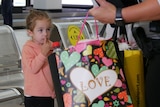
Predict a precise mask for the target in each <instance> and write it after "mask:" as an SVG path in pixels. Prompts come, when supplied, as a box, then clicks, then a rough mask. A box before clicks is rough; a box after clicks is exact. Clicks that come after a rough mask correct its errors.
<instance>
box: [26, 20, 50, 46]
mask: <svg viewBox="0 0 160 107" xmlns="http://www.w3.org/2000/svg"><path fill="white" fill-rule="evenodd" d="M50 30H51V26H50V22H49V21H48V20H46V19H42V20H37V21H36V25H35V27H34V29H33V31H31V30H28V34H29V35H30V36H31V37H32V40H33V42H35V43H36V44H38V45H43V43H44V40H45V39H46V38H47V39H49V38H50Z"/></svg>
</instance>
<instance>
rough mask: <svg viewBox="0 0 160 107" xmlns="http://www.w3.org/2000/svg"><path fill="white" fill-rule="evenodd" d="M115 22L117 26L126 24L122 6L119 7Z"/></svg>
mask: <svg viewBox="0 0 160 107" xmlns="http://www.w3.org/2000/svg"><path fill="white" fill-rule="evenodd" d="M115 23H116V25H117V26H124V25H125V23H124V20H123V18H122V8H117V10H116V19H115Z"/></svg>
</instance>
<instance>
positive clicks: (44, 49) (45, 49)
mask: <svg viewBox="0 0 160 107" xmlns="http://www.w3.org/2000/svg"><path fill="white" fill-rule="evenodd" d="M51 49H52V43H51V41H49V39H48V38H45V40H44V43H43V45H42V47H41V52H42V54H43V55H44V56H48V55H49V52H50V50H51Z"/></svg>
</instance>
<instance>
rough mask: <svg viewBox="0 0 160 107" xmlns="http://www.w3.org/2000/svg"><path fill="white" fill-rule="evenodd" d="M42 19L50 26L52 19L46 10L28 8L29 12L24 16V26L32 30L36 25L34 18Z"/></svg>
mask: <svg viewBox="0 0 160 107" xmlns="http://www.w3.org/2000/svg"><path fill="white" fill-rule="evenodd" d="M42 19H47V20H48V21H49V23H51V26H52V21H51V19H50V17H49V16H48V14H47V13H46V12H44V11H40V10H30V13H29V15H28V16H27V18H26V28H27V29H29V30H31V31H33V29H34V27H35V25H36V20H42Z"/></svg>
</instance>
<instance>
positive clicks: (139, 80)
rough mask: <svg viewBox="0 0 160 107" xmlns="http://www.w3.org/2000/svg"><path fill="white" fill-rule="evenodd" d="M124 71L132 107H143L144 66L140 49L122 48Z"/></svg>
mask: <svg viewBox="0 0 160 107" xmlns="http://www.w3.org/2000/svg"><path fill="white" fill-rule="evenodd" d="M124 71H125V75H126V79H127V82H128V87H129V90H130V93H131V96H132V100H133V104H134V107H145V92H144V68H143V55H142V51H141V50H138V49H137V50H124Z"/></svg>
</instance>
